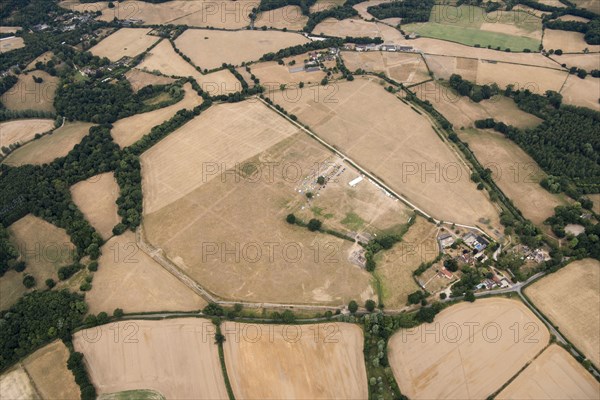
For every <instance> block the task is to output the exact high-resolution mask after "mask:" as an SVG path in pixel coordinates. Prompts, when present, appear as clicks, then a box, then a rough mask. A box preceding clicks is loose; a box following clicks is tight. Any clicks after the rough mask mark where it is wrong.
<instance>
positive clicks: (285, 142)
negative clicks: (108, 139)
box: [141, 101, 373, 305]
mask: <svg viewBox="0 0 600 400" xmlns="http://www.w3.org/2000/svg"><path fill="white" fill-rule="evenodd" d="M197 132H202V135H198V134H197ZM330 157H331V154H330V153H329V152H327V151H326V150H325V149H324V148H323V147H321V146H320V145H318V144H317V143H316V142H315V141H313V140H311V139H310V138H308V136H307V135H305V134H303V133H299V132H298V130H297V128H296V127H294V126H293V125H291V124H289V123H287V122H285V121H283V120H282V119H281V117H280V116H278V115H277V114H276V113H274V112H272V111H271V110H269V109H268V108H267V107H266V106H264V105H263V104H262V103H259V102H249V101H246V102H240V103H233V104H222V105H217V106H213V107H211V108H209V109H208V110H207V111H206V112H204V113H202V114H201V115H200V116H199V117H196V118H195V119H194V120H192V121H191V122H189V123H188V124H186V125H184V126H183V127H182V128H180V129H179V130H178V131H176V132H174V133H172V134H171V135H170V136H168V137H167V138H166V139H164V140H163V141H161V142H160V143H159V144H157V145H156V146H154V147H153V148H151V149H150V150H149V151H147V152H146V153H144V154H143V155H142V158H141V161H142V175H143V182H142V187H143V190H144V212H145V214H146V215H145V217H144V228H145V231H146V236H147V238H148V241H149V242H150V243H152V244H153V245H154V246H155V247H158V248H160V249H162V251H163V252H164V253H165V254H166V255H167V256H168V257H169V258H170V259H171V260H172V261H173V262H174V263H175V264H176V265H177V267H178V268H180V269H181V270H182V271H183V272H184V273H186V274H187V275H189V276H190V277H191V278H192V279H194V280H195V281H196V282H199V283H200V284H201V285H203V286H204V287H205V288H207V289H208V290H209V291H211V292H213V293H215V294H217V295H218V296H220V297H222V298H226V299H235V300H238V299H239V300H245V301H254V302H263V301H265V302H279V303H290V302H292V303H296V304H302V303H304V304H315V303H317V304H323V303H325V304H336V305H339V304H344V303H346V302H348V301H349V300H350V299H351V298H353V297H356V298H357V300H361V301H364V300H366V299H368V298H371V297H373V290H372V288H371V287H370V280H371V276H370V274H368V273H367V272H366V271H364V270H362V269H361V268H359V267H357V266H354V265H352V264H351V262H350V260H349V256H350V252H351V243H350V242H348V241H344V240H341V239H338V238H336V237H333V236H329V235H325V234H322V233H316V232H310V231H308V230H307V229H306V228H302V227H299V226H292V225H290V224H288V223H287V222H286V221H285V218H286V215H287V214H289V213H290V212H292V211H293V210H294V209H296V207H297V204H298V203H300V202H305V201H306V196H305V194H304V192H303V188H304V184H305V182H306V180H307V179H315V176H314V174H315V166H320V165H324V164H323V163H327V161H328V160H329V159H330ZM267 163H268V164H267ZM290 165H291V166H293V167H291V168H293V171H292V169H289V168H290V167H289V166H290ZM269 166H270V167H269ZM270 168H273V170H272V172H269V171H270ZM269 177H270V178H269ZM241 199H244V201H240V200H241ZM224 216H231V217H232V218H227V219H225V218H224ZM326 224H327V222H325V226H326ZM273 244H274V245H273ZM269 246H274V247H272V248H271V247H269ZM199 249H201V250H200V251H199ZM226 249H227V252H226V253H223V252H225V250H226ZM236 249H237V250H236ZM232 251H233V253H232ZM316 253H318V255H316ZM265 282H270V284H269V285H268V287H265Z"/></svg>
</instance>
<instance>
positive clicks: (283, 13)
mask: <svg viewBox="0 0 600 400" xmlns="http://www.w3.org/2000/svg"><path fill="white" fill-rule="evenodd" d="M307 21H308V17H307V16H306V15H302V10H301V9H300V7H298V6H285V7H281V8H276V9H275V10H269V11H265V12H261V13H259V14H258V16H257V17H256V21H254V26H256V27H263V26H266V27H268V28H276V29H284V28H286V29H288V30H291V31H301V30H302V28H304V25H306V22H307Z"/></svg>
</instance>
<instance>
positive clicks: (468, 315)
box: [388, 298, 550, 399]
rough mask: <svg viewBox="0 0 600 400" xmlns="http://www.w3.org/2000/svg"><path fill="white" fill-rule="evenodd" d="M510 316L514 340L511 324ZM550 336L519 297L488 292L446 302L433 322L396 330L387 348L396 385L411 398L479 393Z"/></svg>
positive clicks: (534, 352)
mask: <svg viewBox="0 0 600 400" xmlns="http://www.w3.org/2000/svg"><path fill="white" fill-rule="evenodd" d="M515 322H516V323H517V324H516V328H518V329H519V331H518V332H519V336H518V340H515V336H514V335H513V332H512V331H511V330H510V327H511V326H513V329H514V326H515ZM490 326H492V327H493V328H490ZM469 327H470V328H469ZM426 332H427V333H426ZM435 332H438V333H437V334H436V333H435ZM549 340H550V334H549V333H548V330H547V329H546V327H545V326H544V324H543V323H542V322H541V321H539V320H538V319H537V318H536V317H535V315H534V314H533V313H532V312H531V311H530V310H529V309H528V308H527V307H526V306H525V305H523V304H522V303H521V302H519V301H516V300H509V299H504V298H489V299H481V300H477V301H476V302H475V303H460V304H457V305H455V306H451V307H450V308H447V309H446V310H444V311H442V312H441V313H440V314H438V315H437V316H436V318H435V321H434V322H433V323H432V324H423V325H420V326H419V327H417V328H415V329H411V330H401V331H399V332H397V333H396V334H394V335H393V336H392V338H391V339H390V342H389V346H388V354H389V358H390V365H391V367H392V371H393V372H394V376H395V377H396V381H397V382H398V385H399V386H400V390H401V391H402V393H404V394H406V395H407V396H408V397H410V398H411V399H434V398H435V399H480V398H485V397H487V396H489V395H490V394H491V393H493V392H494V391H495V390H498V389H499V388H500V387H501V386H502V384H504V382H506V381H507V380H508V379H509V378H511V377H512V376H513V375H514V374H515V373H517V372H518V371H519V369H521V367H523V366H524V365H525V364H526V363H527V362H528V361H529V360H531V359H532V358H533V357H535V356H536V355H537V354H538V353H539V352H540V351H541V350H542V349H543V348H544V347H545V346H546V345H547V344H548V341H549Z"/></svg>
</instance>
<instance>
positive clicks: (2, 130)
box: [0, 119, 54, 152]
mask: <svg viewBox="0 0 600 400" xmlns="http://www.w3.org/2000/svg"><path fill="white" fill-rule="evenodd" d="M53 128H54V121H53V120H51V119H19V120H16V121H7V122H2V123H0V152H1V151H2V150H1V148H2V147H9V146H10V145H11V144H16V143H25V142H28V141H30V140H31V139H33V138H34V137H35V135H36V134H38V133H44V132H48V131H50V130H52V129H53Z"/></svg>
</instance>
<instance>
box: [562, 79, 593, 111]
mask: <svg viewBox="0 0 600 400" xmlns="http://www.w3.org/2000/svg"><path fill="white" fill-rule="evenodd" d="M560 94H562V95H563V103H566V104H572V105H574V106H579V107H587V108H591V109H592V110H596V111H600V104H599V102H598V100H599V98H600V79H598V78H593V77H592V76H590V75H588V76H586V78H585V79H581V78H579V77H577V75H569V77H568V78H567V81H566V82H565V85H564V86H563V88H562V90H561V91H560Z"/></svg>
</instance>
